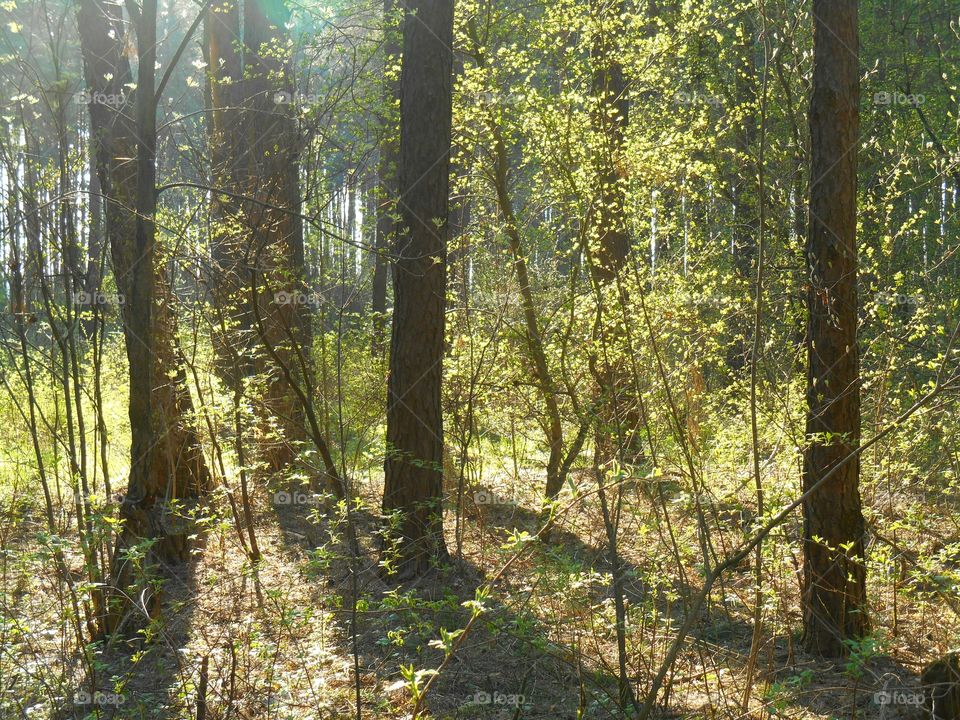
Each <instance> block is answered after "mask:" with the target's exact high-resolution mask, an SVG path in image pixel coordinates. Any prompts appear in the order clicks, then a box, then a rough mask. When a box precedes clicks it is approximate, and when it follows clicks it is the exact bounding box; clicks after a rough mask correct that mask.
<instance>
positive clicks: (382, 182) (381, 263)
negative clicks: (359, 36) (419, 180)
mask: <svg viewBox="0 0 960 720" xmlns="http://www.w3.org/2000/svg"><path fill="white" fill-rule="evenodd" d="M395 12H396V5H395V4H394V0H384V3H383V33H384V44H383V51H384V81H383V82H384V88H383V96H384V106H385V107H384V116H383V118H382V120H381V127H380V132H381V137H380V158H379V164H378V167H377V176H378V180H379V188H378V209H377V240H376V254H375V255H374V261H373V263H374V264H373V299H372V302H371V307H370V310H371V314H372V315H373V343H372V350H373V354H374V355H375V356H382V355H383V350H384V342H383V336H384V334H385V333H384V331H385V330H386V319H387V272H388V270H389V265H390V263H389V259H388V256H387V251H388V249H389V248H390V246H391V243H392V240H393V233H394V230H395V229H396V228H395V227H394V226H395V223H394V213H395V212H396V205H395V203H396V199H397V161H398V158H397V140H396V137H395V135H394V126H395V117H394V115H395V111H394V107H395V105H396V103H397V101H398V100H399V99H400V84H399V83H398V82H397V81H396V80H395V79H394V77H393V75H392V69H391V68H392V67H393V65H394V64H395V63H396V62H397V60H399V58H400V47H399V44H398V43H397V28H396V24H395V23H394V15H395Z"/></svg>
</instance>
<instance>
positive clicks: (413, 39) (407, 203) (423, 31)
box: [383, 0, 453, 575]
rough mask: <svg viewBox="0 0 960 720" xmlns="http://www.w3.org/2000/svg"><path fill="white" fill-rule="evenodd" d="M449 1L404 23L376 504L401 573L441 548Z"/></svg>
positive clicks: (433, 3) (412, 9)
mask: <svg viewBox="0 0 960 720" xmlns="http://www.w3.org/2000/svg"><path fill="white" fill-rule="evenodd" d="M452 43H453V2H452V0H417V1H415V2H411V3H410V4H409V6H408V8H407V12H406V17H405V19H404V25H403V67H402V72H401V78H400V164H399V182H400V185H399V188H400V208H399V209H400V218H401V227H400V228H398V230H397V238H396V243H395V258H396V259H395V262H394V282H393V287H394V313H393V325H392V335H391V348H390V349H391V352H390V378H389V381H388V386H387V455H386V460H385V464H384V465H385V467H384V470H385V481H384V493H383V510H384V512H385V513H394V512H398V513H399V514H400V520H401V521H400V527H399V537H398V541H399V550H400V555H401V563H400V564H401V574H403V575H405V574H420V573H422V572H424V571H425V570H427V569H428V568H429V567H430V565H431V563H432V562H433V561H435V560H442V559H443V558H444V557H445V556H446V554H447V551H446V544H445V541H444V538H443V508H442V500H443V416H442V412H441V407H440V387H441V378H442V364H443V355H444V312H445V300H446V298H445V293H446V279H447V278H446V262H447V236H448V233H449V226H448V210H449V208H448V203H449V184H450V177H449V174H450V136H451V122H452V109H451V102H452V85H453V79H452V78H453V75H452V73H453V51H452V50H451V46H452Z"/></svg>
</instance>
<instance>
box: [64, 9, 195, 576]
mask: <svg viewBox="0 0 960 720" xmlns="http://www.w3.org/2000/svg"><path fill="white" fill-rule="evenodd" d="M155 23H156V3H154V2H145V3H144V4H143V9H142V10H141V18H140V21H139V23H138V30H137V39H138V45H139V52H140V58H139V68H140V70H139V74H138V78H137V88H138V89H137V91H136V92H135V93H133V96H132V97H131V98H129V99H128V98H127V97H126V96H125V93H128V92H129V89H128V84H129V83H130V82H131V80H132V74H131V70H130V64H129V62H128V60H127V58H126V56H125V54H124V52H125V45H124V40H123V38H124V33H123V29H122V18H121V17H120V8H119V6H117V5H116V4H114V3H109V2H106V1H105V0H80V3H79V10H78V26H79V30H80V39H81V46H82V51H83V60H84V74H85V77H86V82H87V88H88V90H89V93H90V95H91V98H92V100H91V102H90V105H89V110H90V121H91V131H92V136H93V143H94V149H95V152H96V166H97V175H98V179H99V182H100V186H101V188H102V191H103V195H104V197H105V203H104V211H105V212H104V219H105V229H106V236H107V240H108V242H109V244H110V251H111V257H112V260H113V271H114V277H115V279H116V283H117V288H118V290H119V293H120V299H119V302H121V303H122V314H123V323H124V338H125V341H126V349H127V359H128V361H129V364H130V399H129V412H130V428H131V467H130V478H129V484H128V489H127V494H126V497H125V498H124V501H123V508H122V510H121V516H122V518H123V519H124V527H123V531H122V534H121V537H120V538H119V545H120V547H125V546H129V545H130V544H131V543H133V542H135V541H136V540H138V539H143V538H157V539H159V541H160V542H159V543H158V545H157V546H155V548H154V550H155V552H156V553H157V554H158V556H159V557H161V558H162V559H164V560H165V561H168V562H174V561H180V560H184V559H186V557H187V553H188V550H189V547H188V544H187V538H188V536H189V528H188V527H187V525H186V523H184V521H183V519H182V518H181V517H179V516H178V515H177V513H176V512H175V511H174V510H173V508H172V504H171V503H172V501H177V500H180V501H184V500H186V501H189V500H191V499H195V498H198V497H200V496H201V495H202V494H203V493H205V492H206V491H207V490H208V489H209V484H210V476H209V473H208V471H207V467H206V463H205V460H204V457H203V452H202V448H201V445H200V440H199V436H198V435H197V432H196V430H195V429H194V428H193V426H192V425H191V422H192V421H191V419H190V417H189V416H190V415H191V414H192V412H193V407H192V401H191V398H190V393H189V391H188V389H187V385H186V375H185V372H184V370H183V359H182V355H181V352H180V349H179V345H178V341H177V337H176V333H177V327H176V316H175V315H174V314H173V307H172V296H171V292H170V289H169V287H168V286H167V283H166V281H165V278H164V276H163V267H164V265H163V263H159V262H156V260H155V256H156V252H155V227H154V222H153V217H154V214H155V210H156V162H155V146H156V119H155V117H156V102H155V100H154V73H155V69H154V68H155V60H156V24H155ZM131 158H136V160H135V161H132V160H131ZM131 208H133V209H134V210H133V211H131ZM116 557H117V559H118V560H119V559H121V555H120V554H119V553H118V554H117V555H116ZM127 577H128V574H127V572H126V569H125V568H124V567H123V565H122V564H121V566H120V567H115V568H114V581H115V582H116V583H117V584H118V586H122V585H124V584H125V580H126V579H127Z"/></svg>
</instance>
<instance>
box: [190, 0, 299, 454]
mask: <svg viewBox="0 0 960 720" xmlns="http://www.w3.org/2000/svg"><path fill="white" fill-rule="evenodd" d="M289 16H290V11H289V10H288V9H287V7H286V4H285V3H284V2H283V1H282V0H244V3H243V22H242V23H241V21H240V4H239V0H217V2H215V3H214V4H213V5H211V6H210V8H209V9H208V11H207V17H206V33H207V43H206V52H207V57H208V62H209V63H210V67H211V73H212V78H211V83H210V100H211V103H212V111H213V112H212V114H213V132H212V135H211V145H212V148H211V159H212V172H213V175H214V178H215V181H216V183H217V184H218V185H219V186H220V187H221V188H223V189H224V190H226V191H228V193H230V194H229V195H222V194H221V195H220V196H219V197H217V196H216V193H215V194H214V196H215V197H214V207H213V215H214V218H215V220H216V222H215V225H214V231H213V233H212V237H211V243H212V254H213V257H214V260H215V261H216V263H217V265H218V269H219V274H218V277H217V278H214V279H213V282H212V283H211V284H212V285H214V286H218V287H219V289H218V290H215V292H214V300H215V302H217V303H218V304H219V305H221V306H222V307H221V309H223V310H224V312H225V313H226V315H227V316H228V317H229V318H230V319H231V321H232V322H233V325H234V326H233V328H230V329H228V332H227V334H226V337H223V338H219V340H218V342H220V343H228V344H229V345H230V347H229V348H221V355H222V356H225V357H223V358H222V359H223V360H224V361H227V362H228V364H230V365H234V366H235V365H237V364H238V363H237V359H238V358H239V359H240V360H241V361H243V360H247V359H249V358H252V361H248V362H245V363H243V365H244V366H243V367H239V368H238V367H232V368H230V369H229V370H228V373H227V376H228V378H229V379H231V380H232V381H233V382H235V383H236V382H240V380H241V378H242V376H243V375H246V374H249V373H250V372H260V373H264V374H265V376H266V388H265V391H264V395H263V397H262V407H261V408H260V414H261V419H262V421H263V423H264V425H265V426H266V425H269V424H271V423H272V422H273V421H276V423H277V425H278V426H279V428H280V429H281V432H282V437H280V438H279V439H277V440H276V441H274V442H272V443H271V444H269V445H268V446H266V447H265V448H264V451H265V455H266V457H267V459H268V461H269V462H270V465H271V466H272V467H273V468H274V469H280V468H282V467H284V466H286V465H287V464H288V463H290V462H291V461H292V460H293V458H294V456H295V449H294V447H293V446H292V444H291V442H290V441H300V440H304V439H305V438H306V432H305V426H304V419H303V417H304V409H303V407H302V402H301V401H300V399H299V397H298V396H297V393H296V392H295V389H294V388H293V387H292V383H294V382H303V381H304V377H303V371H304V370H305V369H306V368H304V367H303V364H304V362H303V361H304V360H305V359H306V358H307V357H308V356H309V350H308V349H307V350H305V351H303V352H301V349H303V348H309V345H310V342H311V339H310V338H311V335H310V330H309V317H310V308H309V305H310V302H309V301H310V298H309V297H308V296H307V295H306V292H305V289H306V284H305V282H304V245H303V221H302V219H301V216H300V178H299V172H300V171H299V162H298V160H299V147H298V145H299V142H298V137H297V128H296V124H295V121H294V118H293V113H292V107H293V103H294V102H295V97H294V94H293V85H292V81H291V71H290V66H289V60H288V57H289V54H288V51H287V48H286V45H287V42H288V38H287V35H286V30H285V25H286V22H287V21H288V19H289ZM241 26H242V42H238V38H240V37H241ZM264 350H265V351H264Z"/></svg>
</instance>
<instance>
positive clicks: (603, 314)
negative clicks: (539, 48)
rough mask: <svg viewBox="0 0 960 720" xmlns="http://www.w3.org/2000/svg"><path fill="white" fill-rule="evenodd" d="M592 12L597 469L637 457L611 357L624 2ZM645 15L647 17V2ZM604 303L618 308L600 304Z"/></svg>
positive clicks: (625, 243) (618, 244)
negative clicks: (598, 399)
mask: <svg viewBox="0 0 960 720" xmlns="http://www.w3.org/2000/svg"><path fill="white" fill-rule="evenodd" d="M611 10H612V11H613V12H611ZM593 11H594V13H595V14H596V22H597V29H596V35H595V37H594V39H593V43H592V45H591V48H590V56H591V62H592V64H593V75H592V79H591V94H592V95H593V102H594V110H593V113H592V117H591V121H592V126H593V131H594V132H595V133H596V135H597V137H598V140H599V148H598V152H597V154H596V158H595V161H594V162H595V164H596V168H597V184H598V188H597V192H596V197H597V205H596V207H595V209H594V212H593V214H592V217H591V218H590V221H591V233H590V241H589V243H588V247H587V257H588V259H589V265H590V275H591V280H592V282H593V285H594V290H595V292H596V294H597V300H598V307H597V313H596V319H595V322H594V327H593V343H594V348H595V350H594V352H593V353H592V354H591V359H590V369H591V373H592V375H593V378H594V382H596V384H597V390H598V392H599V393H600V394H601V396H602V398H601V402H599V403H598V405H597V426H596V443H595V446H594V447H595V454H594V455H595V457H594V460H595V464H596V465H597V466H598V467H603V466H605V465H606V464H607V463H609V462H610V461H611V460H613V459H614V458H615V457H616V458H618V459H619V460H620V461H626V462H637V461H638V459H639V458H640V456H641V455H642V452H641V450H640V443H639V438H638V434H637V433H638V427H639V424H640V418H639V413H638V412H637V409H638V408H637V402H636V398H635V393H636V388H635V386H633V385H632V383H631V378H630V377H629V374H628V373H627V372H625V364H624V363H622V362H621V361H620V357H618V353H619V352H621V348H622V345H623V340H624V331H623V328H624V326H623V324H622V320H621V317H620V313H619V312H618V309H621V308H625V307H626V300H627V295H626V290H625V289H624V286H623V284H622V283H621V282H620V276H621V273H622V272H623V271H624V269H625V268H626V266H627V262H628V260H629V257H630V235H629V233H628V231H627V218H626V187H625V185H626V171H625V168H624V167H623V140H624V133H625V131H626V128H627V123H628V121H629V111H630V106H629V98H628V93H627V90H628V88H627V82H626V78H625V77H624V72H623V66H622V64H621V63H620V61H619V59H618V58H617V55H616V53H617V49H618V42H619V39H620V37H621V33H622V28H621V27H620V26H619V22H620V21H619V18H620V17H622V16H623V14H624V13H625V12H626V6H625V5H624V4H623V3H620V4H618V5H615V6H613V7H612V8H609V9H607V8H602V7H599V6H598V7H595V8H594V10H593ZM649 11H650V13H651V14H652V12H653V7H652V5H651V7H650V9H649ZM611 296H612V298H611ZM608 301H612V304H613V305H614V306H615V307H616V308H617V309H613V310H611V308H610V307H607V302H608Z"/></svg>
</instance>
